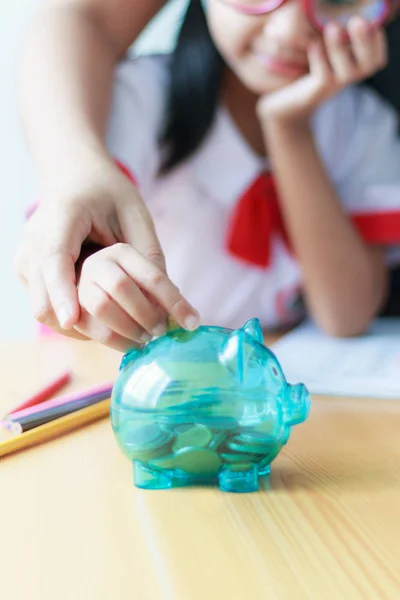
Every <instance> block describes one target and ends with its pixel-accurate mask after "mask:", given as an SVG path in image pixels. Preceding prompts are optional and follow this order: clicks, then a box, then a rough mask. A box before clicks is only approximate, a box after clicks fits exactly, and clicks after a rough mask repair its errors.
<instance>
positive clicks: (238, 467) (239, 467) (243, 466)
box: [228, 462, 253, 473]
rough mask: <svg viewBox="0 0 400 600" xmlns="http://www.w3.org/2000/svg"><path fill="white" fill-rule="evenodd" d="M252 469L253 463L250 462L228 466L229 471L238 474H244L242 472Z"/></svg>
mask: <svg viewBox="0 0 400 600" xmlns="http://www.w3.org/2000/svg"><path fill="white" fill-rule="evenodd" d="M252 467H253V463H251V462H241V463H239V462H238V463H232V464H231V465H229V467H228V468H229V470H230V471H233V472H234V473H238V472H244V471H250V469H251V468H252Z"/></svg>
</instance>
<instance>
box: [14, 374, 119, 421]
mask: <svg viewBox="0 0 400 600" xmlns="http://www.w3.org/2000/svg"><path fill="white" fill-rule="evenodd" d="M112 388H113V383H112V382H110V381H108V382H106V383H101V384H100V385H94V386H92V387H90V388H87V389H86V390H80V391H79V392H72V393H70V394H65V395H63V396H59V397H58V398H54V399H53V400H46V401H45V402H42V403H41V404H40V406H35V407H30V408H26V409H23V410H19V411H15V412H12V413H9V415H8V418H9V419H12V420H13V421H18V419H20V418H22V417H27V416H30V415H33V414H35V413H37V412H38V411H44V410H47V409H50V408H56V407H59V406H63V405H66V404H72V403H74V402H77V401H79V400H84V399H89V398H93V397H94V396H100V395H102V394H106V396H105V397H110V396H111V392H112ZM107 394H108V395H107Z"/></svg>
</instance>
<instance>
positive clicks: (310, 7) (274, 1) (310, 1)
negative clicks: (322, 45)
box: [218, 0, 400, 33]
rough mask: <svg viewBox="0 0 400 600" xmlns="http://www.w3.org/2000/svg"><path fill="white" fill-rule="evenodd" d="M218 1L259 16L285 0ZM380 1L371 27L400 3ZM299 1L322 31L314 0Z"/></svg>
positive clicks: (380, 23) (245, 12) (310, 20)
mask: <svg viewBox="0 0 400 600" xmlns="http://www.w3.org/2000/svg"><path fill="white" fill-rule="evenodd" d="M218 1H219V2H222V4H225V5H226V6H229V7H231V8H233V9H234V10H237V11H238V12H241V13H243V14H245V15H251V16H261V15H267V14H268V13H270V12H273V11H274V10H276V9H277V8H279V7H280V6H282V4H284V3H285V2H286V1H287V0H265V1H264V2H262V3H261V4H260V6H254V7H251V6H248V7H246V6H244V5H243V4H241V3H240V0H218ZM380 1H381V2H383V5H384V8H383V12H382V14H381V15H380V16H379V18H378V19H377V20H376V21H373V22H371V25H372V26H373V27H380V26H381V25H383V24H384V23H385V22H386V20H387V19H388V17H389V16H390V14H391V11H392V9H393V7H394V5H395V4H400V2H399V1H397V2H393V0H380ZM299 2H300V5H301V7H302V9H303V11H304V13H305V15H306V17H307V19H308V20H309V22H310V23H311V25H312V26H313V27H314V28H315V29H316V30H317V31H319V32H320V33H322V32H323V30H324V27H325V26H324V25H323V24H321V23H320V22H319V21H318V19H317V18H316V17H315V14H316V11H315V8H314V7H315V0H299Z"/></svg>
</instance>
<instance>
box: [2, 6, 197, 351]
mask: <svg viewBox="0 0 400 600" xmlns="http://www.w3.org/2000/svg"><path fill="white" fill-rule="evenodd" d="M111 1H112V0H111ZM144 1H145V0H144ZM185 4H186V0H173V1H172V2H171V3H170V5H169V6H168V7H167V8H166V9H165V10H164V11H162V13H160V15H159V16H158V17H157V18H156V19H155V20H154V22H153V23H152V24H151V25H150V26H149V27H148V28H147V30H146V31H145V32H144V34H143V35H142V36H141V38H140V39H139V40H138V42H137V43H136V44H135V46H134V48H133V49H132V52H137V53H143V52H149V51H156V52H166V51H168V50H169V49H170V48H171V46H172V45H173V43H174V39H175V32H176V28H177V23H178V22H179V19H180V16H181V14H182V9H183V8H184V6H185ZM40 5H41V0H1V1H0V75H1V79H0V172H1V178H2V187H1V200H0V273H1V284H0V290H1V291H0V339H21V338H26V337H31V336H33V335H34V333H35V326H34V321H33V319H32V316H31V312H30V306H29V299H28V295H27V293H26V292H25V290H24V288H23V287H22V285H21V283H20V282H19V281H18V279H17V277H16V276H15V275H14V272H13V268H12V258H13V256H14V254H15V251H16V249H17V247H18V244H19V241H20V239H21V235H22V230H23V225H24V214H25V210H26V208H27V206H28V205H29V204H30V203H32V201H33V200H34V199H35V197H36V196H37V181H36V178H35V172H34V169H33V165H32V162H31V158H30V156H29V154H28V152H27V150H26V148H25V145H24V139H23V134H22V131H21V127H20V123H19V120H18V108H17V104H16V92H15V89H16V80H17V73H18V66H19V57H20V50H21V45H22V41H23V38H24V35H25V33H26V29H27V27H28V24H29V21H30V19H31V18H32V15H33V14H34V12H35V10H37V8H38V7H39V6H40Z"/></svg>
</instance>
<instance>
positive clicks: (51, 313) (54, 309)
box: [15, 157, 198, 342]
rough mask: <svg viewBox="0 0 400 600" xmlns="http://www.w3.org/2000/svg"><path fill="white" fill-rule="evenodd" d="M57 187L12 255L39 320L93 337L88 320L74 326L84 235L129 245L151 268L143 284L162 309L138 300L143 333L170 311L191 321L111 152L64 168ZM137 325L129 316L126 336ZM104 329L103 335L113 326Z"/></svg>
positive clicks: (134, 194)
mask: <svg viewBox="0 0 400 600" xmlns="http://www.w3.org/2000/svg"><path fill="white" fill-rule="evenodd" d="M78 171H79V172H78ZM60 181H61V178H60ZM60 187H62V189H60ZM60 187H59V188H57V189H52V190H50V193H49V192H47V193H45V194H44V201H43V202H42V203H41V204H40V206H39V208H38V209H37V211H36V212H35V213H34V215H33V216H32V217H31V218H30V220H29V221H28V223H27V225H26V228H25V234H24V239H23V242H22V245H21V248H20V250H19V251H18V253H17V256H16V258H15V268H16V271H17V273H18V275H19V277H20V278H21V279H22V281H23V282H24V283H25V284H26V285H27V287H28V290H29V293H30V296H31V300H32V306H33V312H34V315H35V317H36V319H37V320H38V321H40V322H41V323H44V324H46V325H47V326H49V327H51V328H53V329H54V330H56V331H59V332H62V333H64V334H67V335H70V336H72V337H79V338H82V334H83V337H89V338H90V337H93V336H92V334H91V329H90V327H91V322H90V319H86V325H87V327H88V329H87V332H85V328H84V327H83V326H82V323H81V326H80V333H78V331H76V330H75V329H73V326H74V325H75V324H76V323H77V322H78V320H79V319H80V316H81V311H80V306H79V298H78V291H77V276H76V269H75V263H76V261H77V260H78V258H79V255H80V252H81V247H82V244H83V242H84V241H86V240H90V241H93V242H96V243H98V244H100V245H101V246H111V245H112V244H116V243H117V242H124V243H126V244H130V245H131V246H132V247H133V248H134V250H133V249H132V252H134V253H135V256H136V257H138V256H140V257H141V260H142V261H145V262H146V265H147V267H148V268H149V269H150V267H151V269H150V273H151V274H152V275H151V277H153V279H151V277H150V281H149V279H146V281H145V282H144V287H145V288H146V290H147V291H149V292H150V293H151V292H152V291H153V290H155V291H156V298H157V300H159V301H160V304H161V305H162V306H163V309H162V308H161V306H159V305H158V304H157V303H156V302H154V303H153V302H149V303H148V304H146V309H145V310H144V309H143V305H144V302H143V300H141V304H140V307H141V308H140V311H139V312H140V315H141V314H142V312H141V311H142V310H144V313H145V315H144V317H143V318H142V320H141V323H142V324H143V325H144V326H145V327H148V328H149V329H147V330H146V331H148V333H150V334H151V333H152V332H153V329H154V327H155V326H156V325H161V323H164V324H166V323H167V315H168V314H170V315H171V316H172V317H173V318H174V319H175V320H176V321H177V322H178V323H179V324H180V325H182V326H183V327H185V323H186V319H187V318H188V317H192V321H194V320H195V319H197V318H198V315H197V313H196V311H194V309H193V308H192V307H191V306H190V305H189V303H188V302H187V301H186V300H185V299H184V298H183V297H182V296H181V294H180V293H179V292H178V291H177V288H176V287H175V285H174V284H173V283H172V282H171V281H170V279H169V278H168V276H167V275H166V269H165V260H164V256H163V252H162V250H161V247H160V243H159V241H158V238H157V235H156V233H155V230H154V225H153V221H152V219H151V216H150V214H149V212H148V210H147V208H146V206H145V204H144V202H143V200H142V199H141V197H140V195H139V194H138V191H137V189H136V187H135V186H134V185H133V184H132V183H131V182H130V180H129V179H128V178H127V177H126V176H125V175H124V174H123V173H122V172H121V171H120V169H119V168H118V167H117V166H116V165H115V164H114V162H113V161H112V159H111V158H108V157H96V159H92V160H91V161H89V165H86V166H82V165H81V166H80V168H79V169H75V171H74V174H73V176H72V174H71V173H69V174H68V177H64V178H63V184H62V186H61V184H60ZM47 197H50V200H49V201H47ZM137 260H138V259H137ZM141 264H143V263H141ZM156 274H157V275H156ZM147 284H148V285H147ZM136 296H138V294H137V293H136ZM171 299H173V301H172V303H171ZM139 329H140V327H139V325H138V326H135V325H134V324H133V323H131V324H130V327H126V328H124V332H125V335H126V336H128V335H130V334H131V333H132V335H133V334H135V335H136V333H138V332H139ZM142 333H144V331H143V330H142V331H141V334H142ZM141 334H140V336H141ZM102 335H103V337H106V338H107V335H109V336H111V332H108V333H107V334H106V333H104V332H103V334H102ZM111 342H113V337H112V336H111Z"/></svg>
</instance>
